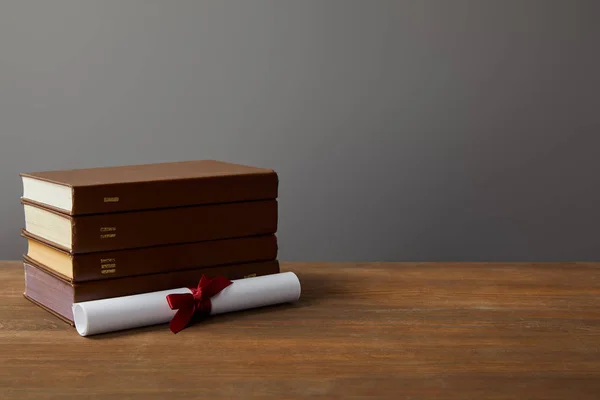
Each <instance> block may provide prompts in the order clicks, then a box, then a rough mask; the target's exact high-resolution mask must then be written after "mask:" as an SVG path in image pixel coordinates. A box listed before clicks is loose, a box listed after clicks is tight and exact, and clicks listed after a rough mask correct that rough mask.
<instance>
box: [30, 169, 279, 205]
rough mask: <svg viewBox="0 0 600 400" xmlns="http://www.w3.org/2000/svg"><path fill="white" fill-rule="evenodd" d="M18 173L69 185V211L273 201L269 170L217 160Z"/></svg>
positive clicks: (274, 185) (272, 174)
mask: <svg viewBox="0 0 600 400" xmlns="http://www.w3.org/2000/svg"><path fill="white" fill-rule="evenodd" d="M20 176H21V177H22V179H24V180H25V179H31V180H35V181H42V182H46V183H48V184H53V185H54V186H55V187H56V186H59V187H62V188H67V189H70V190H67V193H69V192H70V198H71V199H70V201H69V204H68V206H66V207H65V208H64V209H60V210H61V212H64V213H67V214H69V215H83V214H101V213H113V212H122V211H135V210H148V209H155V208H170V207H184V206H193V205H202V204H216V203H229V202H240V201H253V200H267V199H275V198H277V194H278V184H279V179H278V175H277V173H276V172H275V171H274V170H272V169H267V168H257V167H252V166H247V165H240V164H234V163H228V162H223V161H217V160H194V161H181V162H168V163H155V164H143V165H126V166H114V167H98V168H85V169H73V170H61V171H43V172H32V173H21V174H20ZM25 197H26V196H25ZM28 200H36V199H34V198H29V199H28Z"/></svg>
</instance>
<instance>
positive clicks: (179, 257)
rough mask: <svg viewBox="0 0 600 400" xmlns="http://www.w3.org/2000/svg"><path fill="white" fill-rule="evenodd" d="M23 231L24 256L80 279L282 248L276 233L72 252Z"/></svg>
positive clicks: (254, 256)
mask: <svg viewBox="0 0 600 400" xmlns="http://www.w3.org/2000/svg"><path fill="white" fill-rule="evenodd" d="M22 235H23V236H24V237H25V238H26V239H27V244H28V246H27V254H26V255H25V256H24V258H25V260H26V261H27V260H30V261H31V262H34V263H35V264H38V265H42V266H44V267H46V268H47V269H49V270H51V271H53V272H54V273H55V274H56V275H59V276H60V277H62V278H64V279H66V280H68V281H71V282H76V283H77V282H85V281H92V280H100V279H112V278H122V277H126V276H135V275H147V274H154V273H160V272H169V271H178V270H183V269H196V268H204V267H212V266H217V265H224V264H236V263H247V262H254V261H268V260H274V259H276V258H277V251H278V247H277V238H276V237H275V235H261V236H250V237H243V238H235V239H223V240H211V241H205V242H194V243H184V244H174V245H166V246H154V247H143V248H138V249H127V250H110V251H101V252H95V253H83V254H71V253H69V252H68V251H65V250H63V249H59V248H57V247H54V246H52V245H51V244H50V243H48V242H46V241H45V240H44V239H42V238H39V237H36V236H34V235H32V234H30V233H29V232H27V231H23V233H22Z"/></svg>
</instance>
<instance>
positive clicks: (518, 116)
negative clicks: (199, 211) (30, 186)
mask: <svg viewBox="0 0 600 400" xmlns="http://www.w3.org/2000/svg"><path fill="white" fill-rule="evenodd" d="M598 3H600V2H596V1H593V0H592V1H587V2H586V1H574V0H564V1H524V0H515V1H500V0H498V1H482V0H473V1H459V0H454V1H447V0H439V1H424V0H415V1H332V0H329V1H328V0H314V1H308V0H295V1H284V0H273V1H250V0H240V1H226V0H221V1H150V0H119V1H108V0H102V1H101V0H98V1H84V0H71V1H69V0H53V1H27V0H10V1H7V0H2V1H0V132H1V135H2V136H1V148H0V167H1V169H0V188H1V191H0V218H1V221H2V223H1V224H0V258H3V259H16V258H18V257H19V256H20V255H21V254H22V252H23V251H24V249H25V243H24V240H23V239H22V238H20V237H19V230H20V228H21V227H22V226H23V215H22V210H21V206H20V204H19V196H20V195H21V190H22V189H21V183H20V178H19V177H18V173H19V172H23V171H36V170H48V169H63V168H79V167H93V166H103V165H118V164H135V163H147V162H164V161H175V160H186V159H201V158H216V159H222V160H227V161H233V162H240V163H247V164H252V165H257V166H262V167H270V168H274V169H276V170H277V171H278V172H279V174H280V179H281V186H280V188H281V191H280V195H281V197H280V229H279V238H280V246H281V252H280V258H281V259H282V260H340V261H347V260H356V261H368V260H383V261H385V260H584V259H585V260H591V259H596V260H597V259H600V245H599V239H600V236H599V234H598V226H599V223H600V211H599V209H600V208H599V207H600V186H599V185H598V171H600V157H598V149H599V145H600V135H599V133H600V78H599V74H600V55H599V51H600V24H599V23H598V21H599V20H600V7H599V6H598V5H597V4H598Z"/></svg>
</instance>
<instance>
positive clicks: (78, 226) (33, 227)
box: [23, 200, 278, 254]
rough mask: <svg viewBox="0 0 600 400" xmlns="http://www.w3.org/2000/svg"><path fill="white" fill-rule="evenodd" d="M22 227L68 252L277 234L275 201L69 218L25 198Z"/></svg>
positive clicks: (87, 251)
mask: <svg viewBox="0 0 600 400" xmlns="http://www.w3.org/2000/svg"><path fill="white" fill-rule="evenodd" d="M23 205H24V209H25V230H26V231H27V232H29V233H31V234H33V235H36V236H38V237H40V238H42V239H44V240H46V241H48V242H50V243H52V244H53V245H54V246H56V247H58V248H61V249H64V250H66V251H68V252H70V253H74V254H76V253H89V252H96V251H107V250H120V249H132V248H138V247H149V246H156V245H166V244H176V243H191V242H200V241H205V240H218V239H229V238H236V237H243V236H256V235H267V234H272V233H275V232H277V222H278V221H277V218H278V215H277V200H265V201H249V202H242V203H226V204H213V205H204V206H194V207H178V208H164V209H159V210H149V211H135V212H125V213H111V214H95V215H81V216H70V215H66V214H63V213H60V212H58V211H56V210H52V209H49V208H46V207H42V206H40V205H37V204H33V203H31V202H29V201H27V200H23Z"/></svg>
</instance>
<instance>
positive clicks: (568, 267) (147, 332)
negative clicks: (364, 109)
mask: <svg viewBox="0 0 600 400" xmlns="http://www.w3.org/2000/svg"><path fill="white" fill-rule="evenodd" d="M282 270H290V271H294V272H296V273H297V275H298V276H299V278H300V280H301V283H302V290H303V293H302V297H301V300H300V301H299V302H298V303H296V304H289V305H281V306H274V307H270V308H264V309H257V310H250V311H245V312H239V313H233V314H226V315H220V316H214V317H212V318H211V319H209V320H207V321H204V322H203V323H201V324H196V325H193V326H191V327H188V328H187V329H185V330H183V331H182V332H180V333H178V334H177V335H174V334H172V333H171V332H170V331H169V329H168V325H157V326H153V327H147V328H142V329H136V330H130V331H124V332H118V333H110V334H105V335H100V336H95V337H88V338H83V337H80V336H79V335H78V334H77V333H76V331H75V329H74V328H72V327H70V326H68V325H66V324H64V323H63V322H61V321H60V320H58V319H57V318H55V317H53V316H52V315H50V314H48V313H47V312H46V311H43V310H42V309H40V308H38V307H36V306H34V305H33V304H32V303H30V302H28V301H27V300H25V299H24V298H23V297H22V291H23V276H22V266H21V264H20V263H18V262H3V263H2V262H0V285H2V286H1V291H0V398H1V399H28V398H32V399H33V398H35V399H46V398H56V399H77V400H81V399H87V398H89V397H93V398H105V397H106V398H117V399H144V400H145V399H169V398H184V399H195V398H206V399H211V400H213V399H233V398H274V399H286V398H292V399H293V398H323V399H330V398H344V399H345V398H365V399H366V398H369V399H370V398H389V399H428V398H436V399H439V398H445V399H482V398H486V399H504V398H517V399H534V398H540V399H542V398H543V399H599V398H600V264H593V263H565V264H500V263H496V264H488V263H479V264H476V263H467V264H461V263H362V264H357V263H353V264H349V263H314V264H310V263H282ZM92 395H93V396H92Z"/></svg>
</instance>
